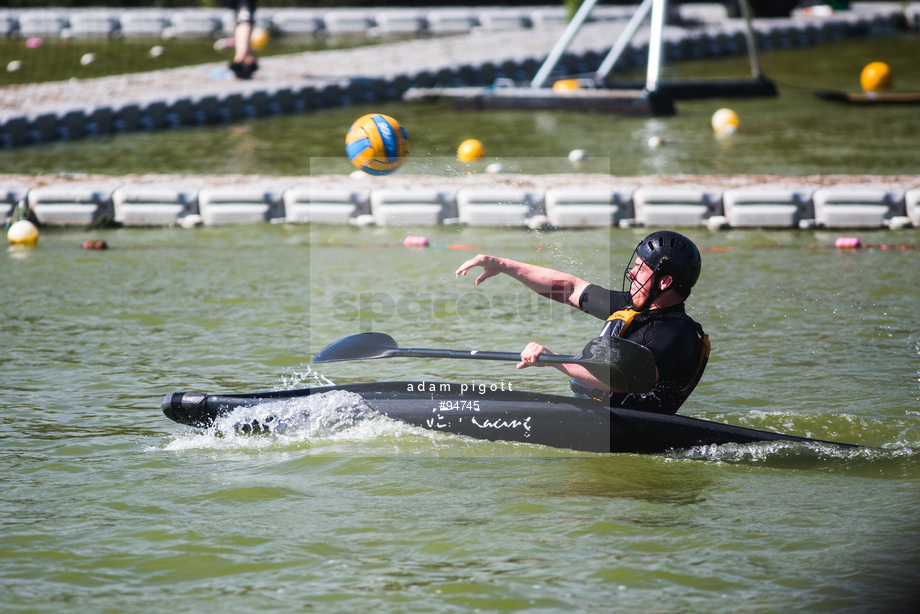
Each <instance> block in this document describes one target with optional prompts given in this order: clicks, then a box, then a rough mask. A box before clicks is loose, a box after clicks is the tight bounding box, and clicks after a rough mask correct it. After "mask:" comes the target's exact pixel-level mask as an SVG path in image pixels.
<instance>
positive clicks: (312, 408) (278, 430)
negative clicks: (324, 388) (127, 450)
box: [166, 390, 401, 450]
mask: <svg viewBox="0 0 920 614" xmlns="http://www.w3.org/2000/svg"><path fill="white" fill-rule="evenodd" d="M400 430H401V426H400V425H399V424H398V423H396V422H394V421H392V420H389V419H388V418H386V417H384V416H381V415H380V414H377V413H376V412H375V411H374V410H373V409H371V408H370V407H369V406H368V405H367V403H366V402H365V401H364V399H363V398H362V397H361V396H360V395H358V394H355V393H352V392H346V391H343V390H333V391H331V392H327V393H323V394H317V395H310V396H306V397H300V398H296V399H283V400H276V401H269V402H266V403H260V404H258V405H253V406H251V407H238V408H236V409H234V410H233V411H231V412H230V413H228V414H227V415H225V416H221V417H220V418H218V419H217V420H216V421H215V422H214V425H213V426H211V427H209V428H207V429H204V430H201V429H192V428H189V429H188V430H186V431H185V432H182V433H180V434H178V435H177V436H176V438H175V439H174V440H173V441H171V442H170V443H169V444H168V445H167V446H166V449H167V450H183V449H209V448H222V449H229V448H247V449H264V448H268V447H275V446H279V445H280V446H286V445H291V444H302V443H316V442H322V441H341V440H354V441H369V440H372V439H375V438H378V437H381V436H385V435H391V434H395V433H398V432H399V431H400Z"/></svg>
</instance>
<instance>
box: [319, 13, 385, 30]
mask: <svg viewBox="0 0 920 614" xmlns="http://www.w3.org/2000/svg"><path fill="white" fill-rule="evenodd" d="M323 23H324V24H325V29H326V33H327V34H329V35H331V36H336V35H342V34H365V33H367V31H368V29H369V28H370V27H371V25H372V24H373V23H374V20H373V17H372V16H371V14H370V13H369V12H367V11H366V10H360V9H354V10H353V9H342V10H336V11H328V12H326V13H324V14H323Z"/></svg>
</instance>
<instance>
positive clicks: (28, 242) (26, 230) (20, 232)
mask: <svg viewBox="0 0 920 614" xmlns="http://www.w3.org/2000/svg"><path fill="white" fill-rule="evenodd" d="M6 238H7V239H8V240H9V242H10V243H11V244H12V245H23V246H26V247H34V246H35V244H36V243H38V228H36V226H35V224H33V223H32V222H30V221H29V220H19V221H18V222H16V223H14V224H13V225H12V226H10V229H9V230H8V231H7V232H6Z"/></svg>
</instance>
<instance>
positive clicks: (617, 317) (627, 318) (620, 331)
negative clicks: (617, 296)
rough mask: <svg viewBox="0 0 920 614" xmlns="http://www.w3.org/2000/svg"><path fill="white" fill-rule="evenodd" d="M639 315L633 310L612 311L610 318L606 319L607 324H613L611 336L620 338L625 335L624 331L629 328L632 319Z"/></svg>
mask: <svg viewBox="0 0 920 614" xmlns="http://www.w3.org/2000/svg"><path fill="white" fill-rule="evenodd" d="M637 315H639V312H638V311H636V310H635V309H622V310H620V311H614V312H613V313H612V314H610V317H609V318H607V321H608V322H613V323H614V324H613V331H612V334H611V336H614V337H622V336H623V335H624V334H626V329H627V328H629V325H630V324H632V321H633V318H635V317H636V316H637Z"/></svg>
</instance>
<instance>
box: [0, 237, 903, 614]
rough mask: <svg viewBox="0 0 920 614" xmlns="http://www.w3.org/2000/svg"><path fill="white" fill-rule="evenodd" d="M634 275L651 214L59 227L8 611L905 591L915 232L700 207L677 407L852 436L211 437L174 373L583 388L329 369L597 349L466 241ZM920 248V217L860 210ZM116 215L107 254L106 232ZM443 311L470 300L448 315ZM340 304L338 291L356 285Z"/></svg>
mask: <svg viewBox="0 0 920 614" xmlns="http://www.w3.org/2000/svg"><path fill="white" fill-rule="evenodd" d="M407 233H414V234H420V233H426V234H428V235H429V237H430V238H431V240H432V243H434V244H438V245H448V244H475V245H478V246H481V249H482V250H483V251H487V252H491V253H496V254H501V255H506V256H511V257H515V258H519V259H524V260H527V261H531V262H536V263H541V264H548V265H552V266H557V267H560V268H565V269H567V270H570V271H572V272H574V273H576V274H578V275H581V276H584V277H586V278H588V279H592V280H597V281H599V282H601V283H618V279H619V276H620V274H621V268H622V266H623V265H624V264H625V261H626V259H628V257H629V254H630V253H631V250H632V247H633V245H634V244H635V242H636V241H637V240H638V238H639V237H640V235H641V234H642V233H641V231H634V230H622V229H616V230H613V231H608V230H588V231H580V232H575V231H568V232H553V233H541V232H535V231H518V230H497V229H470V228H457V227H443V228H439V229H411V228H409V229H405V228H403V229H398V228H381V229H354V228H331V227H327V228H323V227H312V228H311V227H309V226H288V225H268V224H265V225H252V226H246V227H225V228H202V229H196V230H183V229H156V230H129V229H122V230H109V231H94V232H93V233H90V232H83V231H80V232H78V231H59V232H53V231H45V232H44V233H43V234H42V237H41V239H40V241H39V244H38V246H37V247H36V248H34V249H31V250H26V251H21V250H6V249H4V250H3V251H0V287H2V288H3V292H2V294H0V312H2V314H3V319H2V323H0V346H2V347H3V351H2V353H0V372H2V374H3V382H4V386H3V389H2V391H0V439H2V445H0V463H2V466H3V468H4V484H3V488H2V489H0V518H2V520H0V522H2V529H0V594H2V595H3V604H4V606H3V607H4V611H7V612H60V611H62V610H66V611H68V612H103V611H106V612H118V611H129V612H162V611H164V609H168V610H169V611H173V612H200V611H203V610H206V609H207V610H215V611H228V612H262V611H295V610H296V611H302V610H306V611H320V612H343V613H345V612H348V613H351V612H356V611H374V612H467V611H472V610H474V609H479V610H483V611H516V610H525V609H526V610H532V611H546V612H608V611H629V612H678V611H679V612H700V613H706V614H711V613H726V614H727V613H734V612H738V611H748V612H765V613H766V612H781V611H808V612H828V613H831V612H833V613H839V612H867V611H875V612H901V611H903V612H907V611H910V608H909V604H910V603H912V602H913V603H915V601H912V599H915V597H916V594H915V593H916V589H915V586H916V578H917V577H918V574H920V549H918V544H920V513H918V512H920V496H918V495H920V452H918V450H920V419H918V409H920V330H918V328H917V319H916V300H915V299H916V288H917V287H918V286H920V273H918V267H917V266H916V262H917V251H916V249H911V250H901V249H880V248H876V249H867V250H860V251H853V252H840V251H837V250H835V249H833V248H832V247H829V245H831V244H832V243H833V240H834V238H835V235H834V234H831V233H826V232H811V231H809V232H787V231H784V232H760V231H749V232H734V231H733V232H728V233H715V234H711V233H709V232H707V231H702V230H696V231H689V234H691V235H692V237H693V238H694V239H695V240H696V241H697V242H698V244H699V245H700V246H701V248H702V249H703V250H704V272H703V275H702V278H701V280H700V283H699V285H698V286H697V288H696V289H695V291H694V295H693V296H692V297H691V302H690V309H691V311H692V313H694V314H695V315H696V317H697V318H698V319H699V320H700V321H701V322H702V324H703V325H704V326H705V327H706V329H707V331H708V332H709V333H710V334H711V336H712V339H713V346H714V351H713V359H712V362H711V363H710V366H709V368H708V370H707V373H706V376H705V378H704V380H703V382H702V384H701V385H700V388H699V389H698V390H697V391H696V392H695V393H694V396H693V397H692V398H691V399H690V401H689V402H688V403H687V405H686V406H685V408H684V409H683V410H682V413H684V414H687V415H691V416H698V417H703V418H709V419H714V420H718V421H723V422H729V423H733V424H741V425H745V426H752V427H756V428H765V429H773V430H781V431H786V432H792V433H796V434H802V435H809V436H813V437H820V438H826V439H836V440H840V441H847V442H857V443H862V444H865V445H866V446H871V448H866V449H860V450H857V451H841V450H835V449H831V448H826V447H809V446H801V445H792V446H790V445H776V444H771V445H748V446H723V447H718V448H708V449H697V450H691V451H687V452H680V453H674V454H670V455H666V456H649V457H643V456H635V455H595V454H588V453H575V452H570V451H564V450H553V449H549V448H543V447H538V446H529V445H511V444H503V443H487V442H480V441H471V440H466V439H462V438H459V437H452V436H444V435H442V434H433V433H429V432H422V431H419V430H416V429H412V428H408V427H405V426H400V425H398V424H395V423H390V422H388V421H387V420H385V419H362V420H353V419H350V418H349V417H348V416H343V415H342V414H341V410H337V408H336V407H335V406H320V407H317V408H315V409H316V410H317V411H318V412H319V414H320V415H321V416H322V420H318V421H315V422H307V423H304V424H301V425H300V426H297V427H296V428H292V429H289V430H287V431H285V432H284V433H274V434H270V435H266V436H260V437H247V436H242V435H234V434H225V435H223V436H218V435H217V434H215V433H211V432H199V431H195V430H192V429H189V428H186V427H182V426H179V425H177V424H174V423H172V422H170V421H169V420H167V419H166V418H165V417H164V416H163V415H162V414H161V413H160V409H159V403H160V400H161V399H162V397H163V395H164V394H166V393H168V392H171V391H175V390H200V391H208V392H218V391H228V392H242V391H256V390H265V389H278V388H288V387H300V386H305V385H312V384H315V383H320V382H323V381H326V380H332V381H334V382H337V383H350V382H359V381H374V380H411V379H419V380H421V379H427V380H429V381H432V380H447V381H471V380H475V381H477V382H488V383H495V382H507V383H511V384H513V385H514V387H515V389H521V390H524V389H530V390H536V391H543V392H561V393H565V392H566V389H567V384H566V382H565V381H564V380H563V379H562V378H560V376H559V374H558V373H557V372H556V371H555V370H551V369H529V370H524V371H517V370H515V369H514V368H513V366H512V365H504V364H502V363H482V362H480V361H460V360H411V359H391V360H378V361H370V362H355V363H330V364H326V365H322V369H318V370H314V369H313V368H312V367H311V365H310V363H309V361H310V358H311V356H312V355H313V354H314V353H315V352H316V351H318V350H319V349H320V348H321V347H323V346H324V345H325V344H326V343H328V342H330V341H332V340H334V339H337V338H340V337H342V336H344V335H347V334H350V333H354V332H359V331H362V330H368V329H373V330H381V331H385V332H388V333H390V334H391V335H393V336H394V338H396V339H397V340H398V341H399V343H400V344H401V345H405V346H407V347H408V346H415V347H450V348H457V349H463V348H467V349H468V348H474V347H475V348H480V349H496V350H516V349H519V348H521V347H523V345H524V344H525V343H526V342H527V341H528V340H536V341H540V342H542V343H544V344H546V345H547V346H548V347H550V348H552V349H555V350H557V351H560V352H574V351H576V350H577V349H578V348H580V347H581V345H583V344H584V342H585V340H586V339H587V338H590V337H591V336H592V335H593V334H594V333H595V332H596V331H597V330H598V328H599V325H600V322H598V321H595V320H589V319H588V318H587V317H586V316H582V315H579V314H578V313H577V312H574V311H571V310H564V309H562V308H561V307H559V306H554V305H550V304H548V301H544V300H542V299H536V298H534V297H533V296H531V295H530V294H528V293H526V292H524V291H523V290H522V289H521V288H520V286H517V285H515V284H514V283H513V282H511V281H510V280H508V279H504V278H495V279H490V280H488V281H486V282H485V283H484V284H483V285H481V286H479V287H476V286H474V284H473V280H472V279H471V278H470V277H466V278H456V277H455V276H454V275H453V271H454V270H455V269H456V268H457V267H458V266H459V265H460V263H461V262H463V261H464V260H465V259H466V258H468V257H470V256H472V255H473V254H475V251H471V250H448V249H424V250H422V249H406V248H402V247H387V246H386V245H388V244H391V243H399V242H401V240H402V238H403V237H404V236H405V235H406V234H407ZM860 237H861V238H862V240H863V241H864V242H866V243H869V244H882V243H884V244H892V245H905V246H912V247H914V248H916V247H918V246H920V231H917V230H910V231H904V232H897V233H894V232H864V233H860ZM90 238H94V239H95V238H104V239H105V240H106V241H107V242H108V243H109V245H110V246H111V249H110V250H108V251H104V252H100V251H83V250H82V248H81V246H82V243H83V241H85V240H87V239H90ZM446 305H449V307H446ZM343 306H344V307H343Z"/></svg>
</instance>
